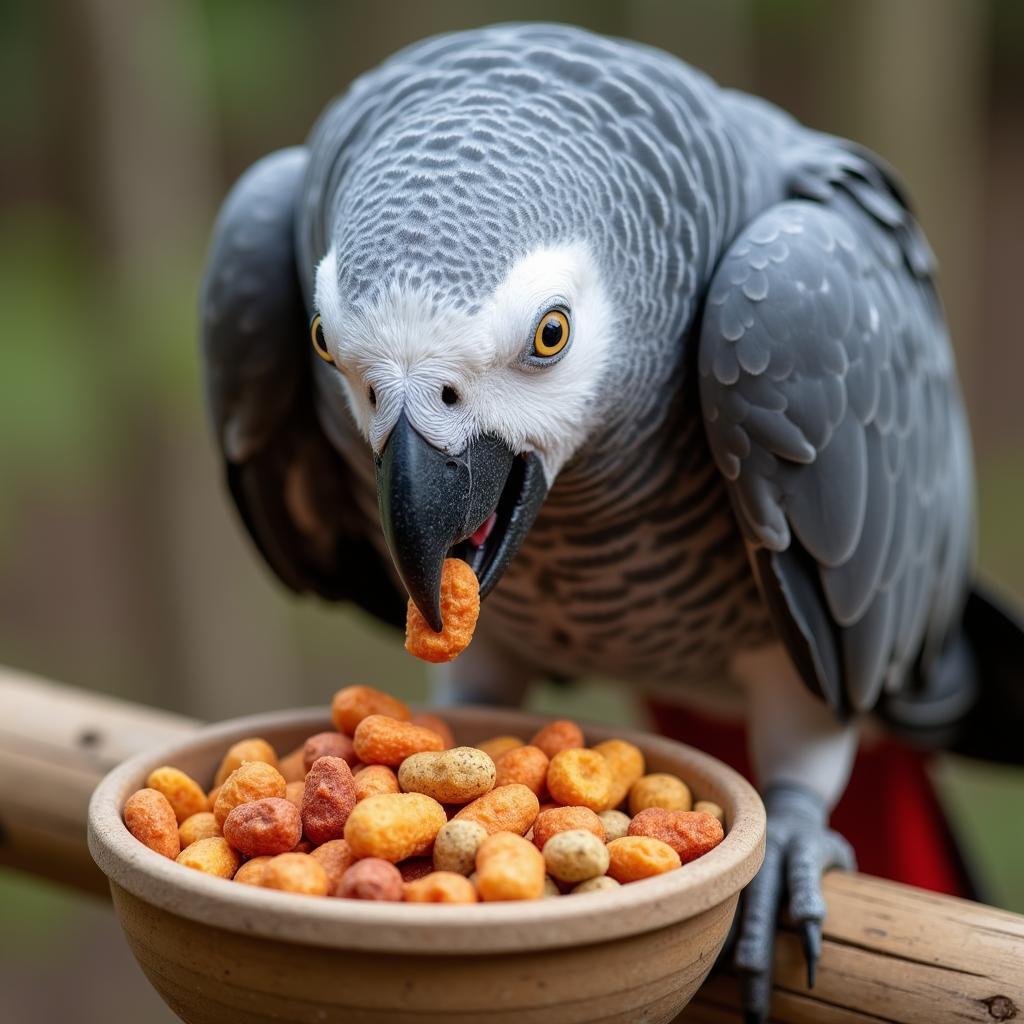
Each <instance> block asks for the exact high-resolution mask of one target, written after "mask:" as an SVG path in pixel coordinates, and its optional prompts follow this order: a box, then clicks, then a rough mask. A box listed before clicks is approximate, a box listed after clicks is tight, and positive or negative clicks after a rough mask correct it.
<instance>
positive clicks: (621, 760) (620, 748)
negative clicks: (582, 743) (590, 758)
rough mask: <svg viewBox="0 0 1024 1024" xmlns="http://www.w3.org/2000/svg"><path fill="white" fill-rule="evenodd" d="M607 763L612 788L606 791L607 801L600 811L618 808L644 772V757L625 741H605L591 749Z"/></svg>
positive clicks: (638, 749)
mask: <svg viewBox="0 0 1024 1024" xmlns="http://www.w3.org/2000/svg"><path fill="white" fill-rule="evenodd" d="M593 749H594V750H596V751H597V752H598V753H599V754H600V755H601V756H602V757H603V758H604V759H605V760H606V761H607V762H608V768H609V769H610V770H611V773H612V786H611V789H610V790H609V791H608V800H607V804H606V806H605V807H603V808H602V810H611V809H612V808H613V807H618V806H619V804H621V803H622V801H623V800H625V799H626V796H627V794H628V793H629V791H630V789H631V788H632V786H633V783H634V782H636V780H637V779H639V778H640V777H641V776H642V775H643V773H644V770H645V767H644V755H643V752H642V751H641V750H640V748H639V747H637V746H635V745H634V744H632V743H629V742H627V741H626V740H618V739H615V740H605V741H604V742H603V743H598V744H596V745H595V746H594V748H593Z"/></svg>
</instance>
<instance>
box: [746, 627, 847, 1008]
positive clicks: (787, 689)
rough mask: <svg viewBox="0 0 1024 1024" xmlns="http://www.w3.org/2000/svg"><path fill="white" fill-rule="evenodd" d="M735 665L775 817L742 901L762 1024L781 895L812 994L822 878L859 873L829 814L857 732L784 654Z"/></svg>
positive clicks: (749, 1000) (749, 996) (777, 649)
mask: <svg viewBox="0 0 1024 1024" xmlns="http://www.w3.org/2000/svg"><path fill="white" fill-rule="evenodd" d="M733 667H734V671H735V672H736V674H737V677H738V678H739V679H740V680H741V682H743V683H744V684H745V687H746V690H747V696H748V702H749V707H750V714H749V729H750V743H751V753H752V758H753V762H754V768H755V771H756V773H757V776H758V781H759V783H760V785H761V788H762V793H763V795H764V802H765V808H766V810H767V814H768V835H767V843H766V848H765V858H764V863H763V864H762V866H761V869H760V871H758V873H757V876H756V877H755V878H754V880H753V881H752V882H751V883H750V885H749V886H748V887H747V889H746V891H745V893H744V895H743V903H742V908H741V911H740V914H741V917H740V922H739V926H738V930H737V938H736V946H735V954H734V961H733V963H734V966H735V967H736V969H737V971H738V972H739V973H740V975H741V977H742V979H743V1002H744V1014H745V1019H746V1021H747V1024H762V1022H763V1021H765V1020H766V1019H767V1017H768V1013H769V1010H770V1008H771V994H772V968H773V965H774V952H775V932H776V928H777V923H778V914H779V909H780V907H781V905H782V900H783V896H784V894H787V893H788V910H789V914H790V916H791V917H792V919H793V922H794V924H795V925H796V926H797V928H798V929H799V931H800V936H801V940H802V942H803V948H804V956H805V958H806V961H807V983H808V985H809V986H813V984H814V975H815V969H816V966H817V962H818V957H819V955H820V952H821V925H822V921H823V920H824V918H825V911H826V907H825V901H824V898H823V897H822V894H821V876H822V874H823V873H824V872H825V871H826V870H828V869H829V868H832V867H839V868H845V869H848V870H852V869H853V867H854V856H853V850H852V848H851V847H850V845H849V843H847V841H846V840H845V839H843V837H842V836H840V835H839V834H838V833H836V832H833V831H831V830H830V829H829V828H828V816H829V813H830V812H831V810H832V808H833V807H834V806H835V804H836V802H837V801H838V799H839V796H840V795H841V794H842V791H843V789H844V788H845V786H846V781H847V779H848V777H849V773H850V767H851V766H852V763H853V758H854V755H855V753H856V747H857V732H856V728H855V727H854V726H852V725H850V724H844V723H842V722H839V721H838V720H837V719H836V718H835V716H834V715H833V714H832V713H831V711H829V709H828V708H827V707H826V706H825V704H824V703H823V702H822V701H821V700H819V699H818V698H817V697H815V696H814V695H813V694H811V693H810V692H809V691H808V690H807V689H806V688H805V687H804V684H803V683H802V682H801V680H800V678H799V676H798V675H797V672H796V669H795V668H794V667H793V665H792V663H791V662H790V661H789V658H788V656H787V655H786V654H785V652H784V650H783V649H782V647H781V646H776V645H772V647H770V648H766V649H762V650H761V651H758V652H748V653H745V654H744V655H741V656H740V657H738V658H737V659H735V661H734V666H733Z"/></svg>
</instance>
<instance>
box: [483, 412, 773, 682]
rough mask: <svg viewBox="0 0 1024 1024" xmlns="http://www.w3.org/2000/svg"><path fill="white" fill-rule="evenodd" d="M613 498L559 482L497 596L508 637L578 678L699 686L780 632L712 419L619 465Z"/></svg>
mask: <svg viewBox="0 0 1024 1024" xmlns="http://www.w3.org/2000/svg"><path fill="white" fill-rule="evenodd" d="M628 467H632V468H628ZM612 481H614V483H613V482H612ZM588 492H589V493H590V494H592V489H588ZM600 495H601V496H600V498H595V497H593V496H586V495H585V494H584V492H583V490H582V489H579V490H577V489H576V488H574V487H573V486H572V482H571V481H569V482H568V486H566V487H564V488H562V487H560V486H558V485H556V487H555V488H554V489H553V490H552V492H551V494H550V496H549V499H548V502H547V503H546V505H545V508H544V509H543V510H542V512H541V514H540V516H539V517H538V519H537V522H536V523H535V524H534V527H533V529H532V530H531V532H530V535H529V537H528V538H527V540H526V542H525V543H524V545H523V548H522V549H521V551H520V553H519V554H518V555H517V557H516V559H515V561H514V562H513V563H512V565H511V566H510V567H509V569H508V571H507V572H506V574H505V576H504V578H503V579H502V581H501V582H500V583H499V584H498V586H497V587H496V588H495V590H494V591H493V593H492V594H491V595H490V596H489V597H488V599H487V601H486V602H485V604H484V608H483V611H482V616H483V617H484V619H485V622H484V623H482V625H485V626H486V629H487V631H488V633H489V634H490V635H492V636H493V637H494V638H495V639H496V640H497V641H498V642H499V643H503V644H507V645H509V646H512V647H513V649H514V650H516V651H520V652H521V651H524V650H525V651H530V652H531V657H532V660H533V661H535V663H536V665H537V667H538V668H543V669H545V670H548V671H554V672H559V673H564V674H566V675H579V674H583V673H596V674H600V675H604V676H613V677H616V678H619V679H622V680H625V681H629V682H632V683H635V684H637V685H650V686H675V685H680V684H681V685H684V686H697V685H699V684H700V683H701V682H702V681H705V680H708V681H710V682H714V683H717V682H718V681H720V679H721V677H722V675H723V673H724V671H725V666H726V663H727V662H728V660H729V658H730V657H731V656H732V655H733V654H734V653H735V652H736V651H737V650H741V649H743V648H745V647H749V646H755V645H757V644H759V643H763V642H764V641H765V640H767V639H770V637H771V627H770V623H769V621H768V616H767V611H766V609H765V607H764V605H763V603H762V601H761V598H760V595H759V593H758V591H757V587H756V584H755V582H754V578H753V575H752V573H751V570H750V567H749V562H748V559H747V554H746V550H745V548H744V544H743V540H742V538H741V536H740V533H739V529H738V527H737V526H736V522H735V518H734V515H733V512H732V509H731V507H730V504H729V499H728V495H727V493H726V490H725V484H724V481H723V480H722V478H721V476H720V474H719V473H718V471H717V469H716V467H715V466H714V464H713V462H712V459H711V456H710V453H709V452H708V450H707V446H706V442H705V440H704V436H703V432H702V430H701V424H700V420H699V417H696V416H694V417H692V418H691V421H690V423H689V424H687V425H686V426H685V427H684V428H683V429H681V430H678V431H677V430H673V431H672V432H671V436H670V437H668V438H667V440H666V442H665V443H662V444H658V443H651V442H649V441H648V442H645V443H643V444H642V445H638V446H637V451H635V452H634V453H633V454H632V457H631V458H629V459H626V460H623V461H622V462H621V464H620V465H616V466H614V467H612V466H609V483H608V485H607V487H606V488H605V489H603V490H602V491H601V492H600Z"/></svg>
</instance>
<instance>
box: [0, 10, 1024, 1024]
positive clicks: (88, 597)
mask: <svg viewBox="0 0 1024 1024" xmlns="http://www.w3.org/2000/svg"><path fill="white" fill-rule="evenodd" d="M508 19H519V20H529V19H549V20H558V21H571V22H576V23H578V24H583V25H586V26H588V27H591V28H594V29H596V30H598V31H602V32H607V33H612V34H617V35H623V36H629V37H632V38H636V39H640V40H643V41H645V42H650V43H654V44H657V45H660V46H662V47H664V48H666V49H669V50H671V51H673V52H675V53H677V54H678V55H680V56H682V57H683V58H685V59H687V60H689V61H691V62H692V63H694V64H696V65H698V66H700V67H702V68H704V69H705V70H707V71H708V72H710V73H711V74H712V75H713V76H715V77H716V78H718V79H719V80H720V81H721V82H723V83H725V84H729V85H733V86H736V87H739V88H744V89H748V90H751V91H754V92H757V93H760V94H762V95H764V96H766V97H768V98H769V99H772V100H774V101H776V102H778V103H779V104H781V105H783V106H785V107H787V108H788V109H789V110H790V111H791V112H793V113H794V114H795V115H796V116H798V117H799V118H801V119H802V120H804V121H806V122H807V123H809V124H811V125H813V126H815V127H819V128H823V129H826V130H828V131H831V132H834V133H837V134H840V135H846V136H849V137H851V138H854V139H857V140H859V141H861V142H863V143H866V144H867V145H869V146H870V147H872V148H873V149H875V150H877V151H878V152H880V153H881V154H883V155H884V156H885V157H887V158H888V159H889V161H890V162H892V163H893V164H894V165H895V166H896V167H898V168H899V169H900V171H901V172H902V174H903V176H904V178H905V180H906V182H907V183H908V185H909V187H910V191H911V193H912V195H913V196H914V198H915V200H916V203H917V207H918V211H919V214H920V217H921V220H922V221H923V223H924V227H925V229H926V231H927V232H928V234H929V237H930V239H931V241H932V243H933V245H934V247H935V249H936V251H937V253H938V256H939V260H940V263H941V265H942V286H943V293H944V296H945V299H946V303H947V306H948V310H949V316H950V320H951V323H952V327H953V334H954V338H955V341H956V345H957V352H958V359H959V363H960V367H961V373H962V376H963V380H964V384H965V388H966V392H967V398H968V404H969V408H970V413H971V417H972V422H973V427H974V433H975V444H976V449H977V456H978V470H979V490H980V506H981V516H980V557H981V562H982V565H983V567H984V569H985V570H986V572H987V573H988V575H989V576H990V577H991V578H992V579H993V580H995V581H996V582H998V583H999V584H1001V585H1002V586H1003V587H1004V588H1005V589H1006V590H1007V591H1009V592H1010V593H1011V594H1014V595H1015V596H1016V597H1017V598H1018V599H1019V600H1021V601H1024V530H1022V528H1021V522H1022V517H1024V455H1022V452H1024V447H1022V442H1024V402H1022V401H1021V397H1020V393H1019V392H1020V382H1021V380H1024V345H1021V341H1022V338H1021V323H1022V320H1021V316H1020V300H1019V295H1020V284H1019V281H1018V279H1017V277H1018V273H1019V269H1020V266H1021V263H1022V256H1024V250H1022V242H1021V236H1020V230H1019V229H1020V225H1021V224H1022V223H1024V190H1022V189H1021V186H1020V183H1021V182H1022V181H1024V3H1021V2H1019V0H836V2H829V0H817V2H812V0H679V2H674V3H670V2H658V0H543V2H541V0H529V2H521V3H507V2H502V0H473V2H471V0H445V2H433V3H427V2H422V3H417V2H414V0H403V2H386V0H378V2H375V3H361V2H360V3H342V2H338V0H334V2H327V0H317V2H306V3H284V2H271V0H67V2H57V0H54V2H40V3H31V2H25V3H17V2H14V3H12V2H10V0H3V2H0V75H2V76H3V77H2V79H0V84H2V86H3V88H2V89H0V125H2V137H3V147H2V152H3V157H2V168H3V181H4V186H3V190H2V193H0V323H2V325H3V327H2V330H3V344H2V355H3V362H2V364H0V662H3V663H7V664H10V665H15V666H18V667H22V668H26V669H30V670H33V671H35V672H38V673H41V674H43V675H46V676H50V677H52V678H54V679H57V680H61V681H64V682H69V683H73V684H76V685H78V686H82V687H89V688H93V689H96V690H100V691H105V692H109V693H113V694H117V695H119V696H122V697H126V698H130V699H132V700H135V701H140V702H146V703H150V704H155V705H160V706H163V707H169V708H173V709H176V710H180V711H183V712H185V713H187V714H190V715H195V716H198V717H203V718H211V719H212V718H218V717H225V716H229V715H235V714H239V713H242V712H247V711H255V710H261V709H265V708H272V707H281V706H286V705H296V704H301V703H318V702H324V701H326V700H327V699H328V697H329V695H330V694H331V693H332V692H333V690H334V689H336V688H337V687H338V686H339V685H342V684H345V683H350V682H357V681H358V682H366V683H370V684H376V685H382V686H386V687H388V688H389V689H392V690H394V691H397V692H400V693H402V694H404V695H406V696H410V697H413V698H422V697H424V696H425V695H426V676H425V673H424V672H423V671H421V669H420V667H419V666H418V665H417V664H416V663H414V662H413V661H412V659H410V658H408V657H407V656H406V655H405V654H404V653H403V652H402V650H401V647H400V644H399V643H398V642H397V639H396V638H395V637H394V636H392V635H390V634H389V633H387V632H386V631H384V630H383V629H382V628H381V627H379V626H377V625H376V624H374V623H373V622H372V621H370V620H369V619H367V618H366V617H364V616H362V615H361V614H359V613H356V612H353V611H338V610H337V609H332V608H327V607H324V606H321V605H316V604H313V603H310V602H308V601H297V600H294V599H293V598H292V597H291V596H290V595H289V594H287V593H285V592H284V590H283V589H282V588H281V587H280V586H279V585H278V584H277V583H276V581H275V580H274V579H272V578H271V577H270V575H269V573H268V571H267V570H266V569H264V567H263V565H262V563H261V562H260V561H259V560H258V559H257V558H256V557H255V555H254V551H253V550H252V549H251V548H250V547H249V545H248V543H247V541H246V539H245V538H244V537H243V536H242V533H241V531H240V529H239V527H238V524H237V523H236V521H235V519H234V516H233V513H232V511H231V509H230V508H229V505H228V502H227V500H226V497H225V494H224V493H223V491H222V489H221V484H220V466H219V464H218V462H217V459H216V458H215V457H214V453H213V447H212V444H211V440H210V437H209V435H208V432H207V424H206V421H205V416H204V409H203V405H202V400H201V389H200V383H199V377H198V363H197V357H196V293H197V284H198V279H199V274H200V271H201V267H202V261H203V254H204V247H205V243H206V238H207V233H208V230H209V226H210V224H211V221H212V218H213V216H214V214H215V212H216V209H217V205H218V203H219V201H220V199H221V197H222V196H223V195H224V193H225V191H226V189H227V188H228V186H229V185H230V183H231V182H232V181H233V180H234V178H235V177H236V176H237V175H238V174H239V173H240V172H241V171H242V170H243V169H244V168H245V167H246V166H247V165H248V164H249V163H251V162H252V161H253V160H254V159H256V158H257V157H259V156H260V155H262V154H264V153H266V152H267V151H269V150H272V149H275V148H277V147H280V146H285V145H290V144H292V143H295V142H299V141H301V140H302V138H303V137H304V135H305V133H306V132H307V130H308V128H309V126H310V125H311V123H312V121H313V119H314V118H315V117H316V115H317V114H318V112H319V111H320V110H321V108H322V107H323V106H324V104H325V103H326V102H327V100H329V99H330V98H331V97H332V96H333V95H334V94H336V93H337V92H338V91H339V90H341V89H342V88H343V87H344V86H345V84H346V83H347V82H348V81H349V80H350V79H351V78H352V77H353V76H354V75H355V74H357V73H359V72H360V71H363V70H365V69H367V68H369V67H371V66H372V65H374V64H375V63H377V62H378V61H379V60H380V59H382V58H383V57H385V56H387V55H388V54H389V53H391V52H392V51H393V50H395V49H396V48H397V47H399V46H402V45H404V44H406V43H408V42H411V41H413V40H415V39H418V38H421V37H423V36H425V35H429V34H431V33H434V32H438V31H444V30H449V29H456V28H464V27H469V26H473V25H480V24H485V23H487V22H490V21H497V20H508ZM530 702H531V704H532V705H533V706H534V707H537V708H541V709H544V710H564V711H568V712H569V713H572V714H578V715H579V716H581V717H585V718H590V719H610V720H615V721H620V722H621V721H629V720H635V719H637V718H638V714H639V713H638V712H637V711H636V709H635V708H634V707H633V705H632V703H631V702H630V700H629V698H628V695H626V694H625V693H623V692H622V691H619V690H617V689H616V688H614V687H613V686H612V685H611V684H609V683H608V682H606V681H601V680H594V681H590V682H587V683H585V684H583V685H581V686H578V687H576V688H573V689H570V690H563V689H557V688H553V687H547V686H545V687H538V688H537V689H536V690H535V691H534V692H533V694H532V695H531V698H530ZM938 775H939V778H940V781H941V785H942V791H943V794H944V798H945V799H946V800H947V801H948V803H949V804H950V807H951V809H952V810H953V813H954V815H955V818H956V822H957V826H958V830H959V832H960V833H961V835H962V838H963V840H964V844H965V846H966V848H967V850H968V852H969V853H970V855H971V856H972V859H973V860H974V861H975V862H976V864H977V865H978V866H979V867H980V869H981V874H982V876H983V878H984V879H985V881H986V882H987V884H988V887H989V897H990V898H991V900H992V901H993V902H995V903H998V904H1000V905H1003V906H1007V907H1010V908H1014V909H1017V910H1019V911H1024V870H1022V869H1021V867H1020V864H1021V852H1022V849H1024V785H1022V781H1024V780H1022V777H1021V775H1020V774H1019V773H1014V772H1012V771H1009V770H998V771H997V770H994V769H991V768H988V767H983V766H979V765H974V764H967V763H964V762H957V763H953V762H951V761H945V762H943V763H942V764H941V765H940V766H939V769H938ZM0 908H3V909H2V912H0V1018H2V1019H3V1020H10V1021H18V1022H21V1021H56V1020H65V1019H73V1020H76V1021H79V1022H83V1024H86V1022H99V1021H103V1022H104V1024H111V1022H113V1024H117V1022H119V1021H140V1020H144V1021H163V1020H169V1019H170V1017H169V1015H168V1013H167V1011H166V1010H164V1009H163V1008H162V1005H161V1004H159V1002H158V1001H157V999H156V997H155V996H153V995H152V994H151V993H150V991H149V989H148V987H147V985H146V983H145V981H144V980H143V979H142V977H141V974H139V972H138V971H137V969H136V968H135V966H134V964H133V962H132V961H131V959H130V956H129V954H128V952H127V949H126V947H125V946H124V943H123V941H122V940H121V938H120V933H119V931H118V930H117V927H116V925H115V923H114V922H113V918H112V916H111V913H110V911H109V909H108V908H107V907H106V906H104V905H103V904H101V903H99V902H93V901H90V900H88V899H87V898H84V897H77V896H73V895H70V894H68V893H66V892H64V891H62V890H60V889H58V888H56V887H51V886H49V885H45V884H43V883H39V882H33V881H30V880H29V879H27V878H26V877H24V876H20V875H15V874H12V873H3V872H0ZM58 979H59V984H55V982H57V981H58ZM99 981H102V984H98V983H97V982H99Z"/></svg>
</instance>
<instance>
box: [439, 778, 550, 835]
mask: <svg viewBox="0 0 1024 1024" xmlns="http://www.w3.org/2000/svg"><path fill="white" fill-rule="evenodd" d="M539 811H540V801H538V799H537V794H536V793H534V792H533V790H531V789H529V788H528V787H526V786H524V785H523V784H522V783H519V782H514V783H512V785H510V786H500V787H498V788H496V789H492V790H491V791H490V793H485V794H484V795H483V796H482V797H480V798H479V799H477V800H474V801H473V802H472V803H471V804H466V806H465V807H463V808H462V810H461V811H459V813H458V814H456V815H455V817H454V818H452V821H476V822H479V823H480V824H481V825H483V827H484V828H485V829H487V832H488V834H491V835H493V834H494V833H495V832H515V833H516V835H520V836H522V835H525V834H526V832H527V830H528V829H529V828H530V826H531V825H532V824H533V823H534V821H535V820H536V818H537V814H538V812H539Z"/></svg>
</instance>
